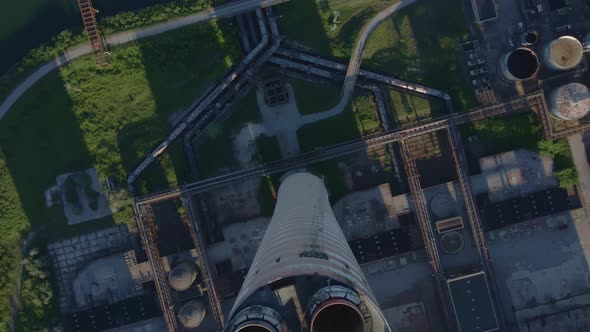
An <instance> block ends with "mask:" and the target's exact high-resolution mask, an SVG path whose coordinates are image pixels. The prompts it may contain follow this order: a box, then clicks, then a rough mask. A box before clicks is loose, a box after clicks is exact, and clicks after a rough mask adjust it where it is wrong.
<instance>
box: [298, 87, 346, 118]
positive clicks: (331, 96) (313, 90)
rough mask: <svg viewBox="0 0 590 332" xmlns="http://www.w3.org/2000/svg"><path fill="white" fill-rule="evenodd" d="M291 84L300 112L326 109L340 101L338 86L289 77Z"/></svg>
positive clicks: (308, 112) (314, 111) (306, 112)
mask: <svg viewBox="0 0 590 332" xmlns="http://www.w3.org/2000/svg"><path fill="white" fill-rule="evenodd" d="M289 83H290V84H291V85H292V86H293V90H294V93H295V99H296V101H297V108H298V109H299V113H301V114H313V113H317V112H323V111H326V110H328V109H330V108H332V107H334V106H336V104H338V101H340V87H338V86H336V85H329V84H320V83H313V82H309V81H304V80H296V79H290V80H289Z"/></svg>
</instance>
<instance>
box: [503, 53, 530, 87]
mask: <svg viewBox="0 0 590 332" xmlns="http://www.w3.org/2000/svg"><path fill="white" fill-rule="evenodd" d="M499 66H500V68H499V69H500V73H501V74H502V76H503V77H504V78H505V79H506V80H508V81H513V82H517V81H522V80H526V79H529V78H531V77H533V76H534V75H535V74H536V73H537V72H538V71H539V58H538V57H537V54H536V53H535V52H534V51H533V50H531V49H530V48H527V47H519V48H517V49H515V50H513V51H512V52H510V53H508V54H506V55H504V56H503V57H502V58H501V59H500V65H499Z"/></svg>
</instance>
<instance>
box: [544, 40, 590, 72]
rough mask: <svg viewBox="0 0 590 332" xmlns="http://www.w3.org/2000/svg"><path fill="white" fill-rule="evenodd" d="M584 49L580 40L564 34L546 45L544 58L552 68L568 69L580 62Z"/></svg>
mask: <svg viewBox="0 0 590 332" xmlns="http://www.w3.org/2000/svg"><path fill="white" fill-rule="evenodd" d="M583 51H584V49H583V47H582V43H580V41H579V40H577V39H576V38H574V37H571V36H563V37H559V38H557V39H555V40H554V41H552V42H551V43H549V45H547V46H545V49H544V50H543V58H544V61H545V63H546V64H547V66H548V67H549V68H551V69H555V70H568V69H573V68H575V67H577V66H578V65H579V64H580V62H581V61H582V56H583Z"/></svg>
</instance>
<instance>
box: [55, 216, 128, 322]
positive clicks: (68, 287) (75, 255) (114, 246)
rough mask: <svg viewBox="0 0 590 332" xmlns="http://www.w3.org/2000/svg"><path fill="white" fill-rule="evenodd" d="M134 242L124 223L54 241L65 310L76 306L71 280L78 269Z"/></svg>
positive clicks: (56, 269) (59, 296)
mask: <svg viewBox="0 0 590 332" xmlns="http://www.w3.org/2000/svg"><path fill="white" fill-rule="evenodd" d="M131 241H132V237H131V234H130V233H129V231H128V229H127V226H123V225H122V226H117V227H111V228H106V229H103V230H100V231H96V232H93V233H88V234H84V235H79V236H75V237H72V238H69V239H65V240H61V241H57V242H53V243H50V244H49V245H48V246H47V247H48V250H49V255H50V256H51V261H52V265H53V270H54V275H55V282H56V284H57V298H58V303H59V306H60V309H61V311H62V312H71V311H72V310H73V309H75V307H76V306H75V305H74V303H73V302H72V301H73V289H72V280H73V279H74V278H75V277H76V274H77V271H78V270H79V269H80V268H82V267H83V266H85V265H86V264H88V263H89V262H90V261H92V260H94V259H98V258H101V257H105V256H109V255H112V254H115V253H120V252H122V251H125V250H129V249H130V248H131V247H132V245H131Z"/></svg>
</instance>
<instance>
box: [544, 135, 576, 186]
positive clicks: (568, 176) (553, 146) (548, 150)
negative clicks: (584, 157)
mask: <svg viewBox="0 0 590 332" xmlns="http://www.w3.org/2000/svg"><path fill="white" fill-rule="evenodd" d="M537 150H538V152H539V154H540V155H542V156H547V157H550V158H551V159H553V162H554V172H553V175H554V176H555V177H556V178H557V180H558V181H559V186H560V187H562V188H566V187H572V186H575V185H576V184H577V183H578V172H577V171H576V168H575V166H574V161H573V159H572V153H571V150H570V146H569V144H568V142H567V141H566V140H565V139H559V140H554V141H539V143H538V144H537Z"/></svg>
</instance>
